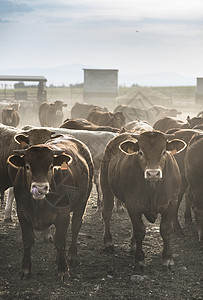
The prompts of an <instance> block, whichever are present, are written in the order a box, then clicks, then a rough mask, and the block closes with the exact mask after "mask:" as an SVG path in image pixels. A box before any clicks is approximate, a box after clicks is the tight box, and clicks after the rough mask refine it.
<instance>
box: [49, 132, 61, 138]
mask: <svg viewBox="0 0 203 300" xmlns="http://www.w3.org/2000/svg"><path fill="white" fill-rule="evenodd" d="M62 136H63V134H62V133H56V132H54V133H53V134H52V135H51V139H56V138H59V137H62Z"/></svg>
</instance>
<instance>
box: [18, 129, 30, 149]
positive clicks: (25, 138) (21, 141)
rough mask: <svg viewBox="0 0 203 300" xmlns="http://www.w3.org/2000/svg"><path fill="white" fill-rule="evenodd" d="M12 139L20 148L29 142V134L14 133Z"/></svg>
mask: <svg viewBox="0 0 203 300" xmlns="http://www.w3.org/2000/svg"><path fill="white" fill-rule="evenodd" d="M14 140H15V141H16V142H17V143H18V144H20V145H21V146H22V148H24V147H26V146H28V145H29V143H30V140H29V136H28V135H25V134H22V133H21V134H17V135H15V136H14Z"/></svg>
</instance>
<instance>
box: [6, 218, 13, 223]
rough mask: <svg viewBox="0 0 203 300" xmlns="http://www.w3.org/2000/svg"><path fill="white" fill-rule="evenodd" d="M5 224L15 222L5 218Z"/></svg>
mask: <svg viewBox="0 0 203 300" xmlns="http://www.w3.org/2000/svg"><path fill="white" fill-rule="evenodd" d="M4 222H6V223H13V220H12V218H5V219H4Z"/></svg>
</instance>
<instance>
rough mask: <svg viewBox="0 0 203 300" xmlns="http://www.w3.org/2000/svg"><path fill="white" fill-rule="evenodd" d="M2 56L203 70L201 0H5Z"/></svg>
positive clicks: (0, 9)
mask: <svg viewBox="0 0 203 300" xmlns="http://www.w3.org/2000/svg"><path fill="white" fill-rule="evenodd" d="M0 57H1V63H0V70H1V69H2V70H3V69H14V68H30V67H40V68H47V67H55V66H63V65H69V64H75V63H76V64H83V65H88V66H91V67H93V68H104V69H111V68H113V69H119V72H125V73H129V74H135V73H139V74H141V73H157V72H175V73H178V74H180V75H183V76H186V77H195V78H196V77H203V0H192V1H191V0H168V1H166V0H108V1H107V0H72V1H70V0H57V1H56V0H55V1H53V0H21V1H20V0H19V1H18V0H16V1H14V0H13V1H11V0H0Z"/></svg>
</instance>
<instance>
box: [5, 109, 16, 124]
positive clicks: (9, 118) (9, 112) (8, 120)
mask: <svg viewBox="0 0 203 300" xmlns="http://www.w3.org/2000/svg"><path fill="white" fill-rule="evenodd" d="M15 111H16V110H15V109H14V108H12V107H5V108H4V109H3V110H2V120H3V124H5V125H11V124H12V123H13V116H14V112H15Z"/></svg>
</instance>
